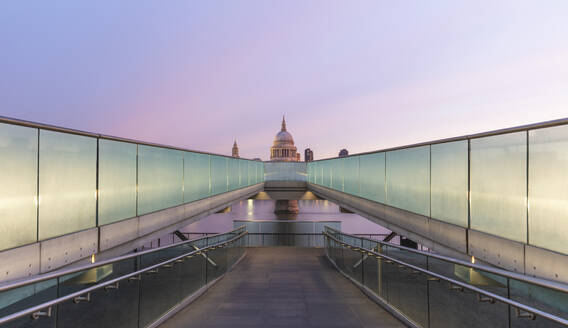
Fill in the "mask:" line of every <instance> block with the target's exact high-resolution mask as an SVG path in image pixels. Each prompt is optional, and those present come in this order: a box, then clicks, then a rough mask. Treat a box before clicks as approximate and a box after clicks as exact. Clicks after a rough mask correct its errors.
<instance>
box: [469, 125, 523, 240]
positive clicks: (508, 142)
mask: <svg viewBox="0 0 568 328" xmlns="http://www.w3.org/2000/svg"><path fill="white" fill-rule="evenodd" d="M470 180H471V182H470V183H471V187H470V188H471V223H470V224H471V228H472V229H476V230H479V231H483V232H487V233H490V234H493V235H497V236H501V237H505V238H508V239H512V240H516V241H520V242H526V241H527V230H526V227H527V203H526V196H527V132H517V133H510V134H503V135H497V136H491V137H485V138H479V139H473V140H471V177H470Z"/></svg>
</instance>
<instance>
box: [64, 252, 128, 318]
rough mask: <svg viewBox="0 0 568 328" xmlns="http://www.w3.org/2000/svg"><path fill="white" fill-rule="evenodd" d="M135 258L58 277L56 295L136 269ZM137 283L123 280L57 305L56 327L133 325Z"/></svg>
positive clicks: (83, 287) (68, 292)
mask: <svg viewBox="0 0 568 328" xmlns="http://www.w3.org/2000/svg"><path fill="white" fill-rule="evenodd" d="M137 261H138V259H137V258H130V259H126V260H123V261H120V262H116V263H112V264H109V265H105V266H103V267H99V268H94V269H91V270H87V271H83V272H78V273H75V274H72V275H66V276H62V277H60V278H59V297H61V296H63V295H68V294H71V293H73V292H77V291H80V290H82V289H85V288H88V287H91V286H94V285H96V284H98V283H102V282H105V281H109V280H112V279H115V278H118V277H120V276H123V275H126V274H129V273H131V272H133V271H136V263H137ZM138 292H139V283H138V281H135V280H123V281H119V282H118V283H117V284H113V285H111V286H108V287H107V288H102V289H97V290H95V291H92V292H90V293H88V294H83V295H81V296H79V298H75V299H74V300H68V301H65V302H63V303H60V304H59V305H58V306H57V327H93V328H96V327H137V326H138V296H139V295H138Z"/></svg>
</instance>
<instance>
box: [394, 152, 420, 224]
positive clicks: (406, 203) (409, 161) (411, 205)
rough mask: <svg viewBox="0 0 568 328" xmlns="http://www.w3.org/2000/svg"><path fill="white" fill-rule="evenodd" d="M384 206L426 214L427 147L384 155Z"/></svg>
mask: <svg viewBox="0 0 568 328" xmlns="http://www.w3.org/2000/svg"><path fill="white" fill-rule="evenodd" d="M386 168H387V170H386V186H387V204H388V205H391V206H394V207H398V208H402V209H405V210H408V211H411V212H414V213H418V214H422V215H425V216H429V215H430V146H422V147H415V148H407V149H400V150H395V151H389V152H387V153H386Z"/></svg>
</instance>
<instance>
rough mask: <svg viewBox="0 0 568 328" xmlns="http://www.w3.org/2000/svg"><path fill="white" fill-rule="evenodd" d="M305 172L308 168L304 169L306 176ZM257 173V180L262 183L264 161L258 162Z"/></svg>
mask: <svg viewBox="0 0 568 328" xmlns="http://www.w3.org/2000/svg"><path fill="white" fill-rule="evenodd" d="M305 172H306V170H305V169H304V177H305ZM256 173H257V178H256V182H257V183H261V182H263V181H264V166H263V164H262V162H258V161H257V162H256Z"/></svg>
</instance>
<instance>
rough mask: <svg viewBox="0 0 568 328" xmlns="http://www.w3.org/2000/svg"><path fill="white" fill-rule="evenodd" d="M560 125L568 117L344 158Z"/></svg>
mask: <svg viewBox="0 0 568 328" xmlns="http://www.w3.org/2000/svg"><path fill="white" fill-rule="evenodd" d="M559 125H568V118H561V119H557V120H552V121H545V122H539V123H532V124H526V125H520V126H515V127H510V128H504V129H499V130H492V131H486V132H479V133H474V134H466V135H462V136H458V137H450V138H444V139H437V140H432V141H425V142H418V143H414V144H410V145H404V146H396V147H390V148H383V149H380V150H372V151H367V152H362V153H357V154H350V155H347V156H345V157H342V158H346V157H354V156H362V155H368V154H375V153H384V152H388V151H394V150H400V149H407V148H414V147H420V146H428V145H436V144H441V143H446V142H452V141H460V140H471V139H477V138H483V137H490V136H495V135H500V134H507V133H514V132H523V131H529V130H536V129H543V128H550V127H553V126H559ZM337 158H339V157H327V158H322V159H318V160H316V161H313V162H312V163H314V162H321V161H327V160H331V159H337Z"/></svg>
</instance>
